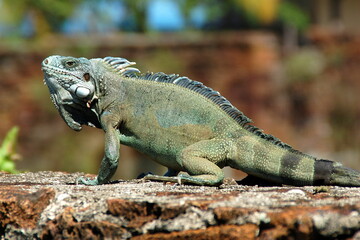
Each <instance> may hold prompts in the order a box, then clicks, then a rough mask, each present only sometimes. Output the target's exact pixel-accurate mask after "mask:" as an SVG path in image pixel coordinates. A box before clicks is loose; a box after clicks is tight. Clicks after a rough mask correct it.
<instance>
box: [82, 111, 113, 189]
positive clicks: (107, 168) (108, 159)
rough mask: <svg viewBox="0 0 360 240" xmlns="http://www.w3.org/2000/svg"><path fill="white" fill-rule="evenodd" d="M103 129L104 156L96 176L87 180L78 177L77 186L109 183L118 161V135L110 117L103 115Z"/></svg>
mask: <svg viewBox="0 0 360 240" xmlns="http://www.w3.org/2000/svg"><path fill="white" fill-rule="evenodd" d="M101 122H102V123H104V124H103V129H104V131H105V154H104V157H103V159H102V161H101V165H100V169H99V173H98V176H97V177H96V178H95V179H88V178H84V177H80V178H78V179H77V181H76V183H77V184H84V185H98V184H104V183H107V182H109V181H110V179H111V177H112V176H113V175H114V173H115V171H116V169H117V166H118V160H119V157H120V152H119V150H120V134H119V130H118V129H117V126H116V124H114V123H113V122H112V121H111V117H110V116H109V115H107V114H105V115H104V114H103V116H102V121H101Z"/></svg>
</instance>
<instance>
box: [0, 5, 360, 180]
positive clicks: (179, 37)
mask: <svg viewBox="0 0 360 240" xmlns="http://www.w3.org/2000/svg"><path fill="white" fill-rule="evenodd" d="M359 12H360V1H358V0H317V1H311V0H203V1H200V0H138V1H133V0H122V1H121V0H119V1H115V0H99V1H95V0H93V1H91V0H88V1H85V0H74V1H62V0H46V1H45V0H17V1H13V0H0V146H1V142H2V141H3V139H4V137H5V135H6V133H7V132H8V131H9V130H10V129H11V128H12V127H13V126H18V127H19V137H18V139H17V148H16V149H15V150H13V151H16V153H17V154H15V155H13V156H16V157H14V158H15V159H17V161H16V162H15V164H16V169H18V170H20V171H42V170H56V171H67V172H76V171H83V172H87V173H95V174H96V173H97V170H98V167H99V163H100V160H101V158H102V155H103V145H104V139H103V132H102V130H99V129H93V128H90V127H84V129H83V130H82V131H81V132H74V131H72V130H71V129H70V128H68V127H67V126H66V124H65V123H64V122H63V120H62V119H61V118H60V116H59V114H58V112H57V111H56V109H55V107H54V106H53V104H52V102H51V101H50V98H49V93H48V89H47V87H46V86H44V85H43V76H42V72H41V69H40V68H41V67H40V63H41V61H42V60H43V59H44V58H45V57H47V56H48V55H54V54H57V55H70V56H76V57H80V56H83V57H87V58H94V57H105V56H119V57H124V58H127V59H129V60H131V61H136V62H137V64H138V65H137V66H138V68H139V69H141V70H142V71H143V72H147V71H152V72H156V71H162V72H165V73H178V74H181V75H185V76H188V77H189V78H191V79H193V80H197V81H201V82H203V83H204V84H206V85H207V86H209V87H212V88H214V89H216V90H218V91H219V92H220V93H221V94H222V95H223V96H225V97H226V98H227V99H228V100H230V101H231V102H232V103H233V105H235V106H236V107H237V108H238V109H240V110H241V111H243V112H244V113H245V114H246V115H247V116H248V117H250V118H251V119H252V120H253V121H254V122H255V125H256V126H258V127H260V128H262V129H265V132H266V133H269V134H273V135H275V136H277V137H279V138H280V139H281V140H283V141H284V142H286V143H288V144H290V145H292V146H293V147H294V148H296V149H299V150H301V151H304V152H307V153H310V154H313V155H315V156H317V157H319V158H325V159H333V160H337V161H340V162H343V163H344V164H346V165H347V166H349V167H352V168H355V169H357V170H360V148H359V147H360V127H359V123H358V120H359V119H360V79H359V78H360V36H359V33H360V28H359V24H358V23H359V21H360V14H359ZM147 171H152V172H154V173H157V174H162V173H164V172H165V168H163V167H160V166H159V165H158V164H156V163H153V162H151V161H147V160H146V156H143V155H141V154H139V153H137V152H136V151H135V150H132V149H130V148H128V147H125V146H123V147H122V149H121V160H120V165H119V168H118V171H117V175H116V178H122V179H131V178H135V177H136V176H137V175H138V174H140V173H142V172H147ZM226 174H227V176H228V177H235V178H236V177H238V176H239V175H237V174H238V172H236V171H232V170H229V169H226Z"/></svg>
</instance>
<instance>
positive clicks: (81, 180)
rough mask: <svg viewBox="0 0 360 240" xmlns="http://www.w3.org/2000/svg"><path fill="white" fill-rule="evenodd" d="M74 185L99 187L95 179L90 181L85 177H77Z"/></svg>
mask: <svg viewBox="0 0 360 240" xmlns="http://www.w3.org/2000/svg"><path fill="white" fill-rule="evenodd" d="M75 184H76V185H88V186H94V185H99V183H98V180H97V178H95V179H90V178H85V177H79V178H78V179H76V181H75Z"/></svg>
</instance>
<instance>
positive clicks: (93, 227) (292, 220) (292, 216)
mask: <svg viewBox="0 0 360 240" xmlns="http://www.w3.org/2000/svg"><path fill="white" fill-rule="evenodd" d="M80 175H81V174H80V173H74V174H68V173H61V172H38V173H22V174H18V175H9V174H0V231H1V235H2V239H26V238H27V239H64V238H67V239H106V238H108V239H130V238H133V239H222V240H226V239H323V238H328V239H334V238H335V239H352V238H353V239H360V238H359V236H360V232H359V229H360V189H358V188H343V187H291V186H283V187H281V186H276V187H258V186H243V185H227V184H223V185H221V186H219V187H203V186H189V185H178V184H168V183H161V182H148V181H143V180H131V181H116V182H114V183H112V184H107V185H102V186H78V185H74V184H73V182H74V179H76V178H77V177H78V176H80Z"/></svg>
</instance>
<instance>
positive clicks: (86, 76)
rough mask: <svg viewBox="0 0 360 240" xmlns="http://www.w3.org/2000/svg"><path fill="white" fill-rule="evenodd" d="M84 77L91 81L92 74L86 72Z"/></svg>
mask: <svg viewBox="0 0 360 240" xmlns="http://www.w3.org/2000/svg"><path fill="white" fill-rule="evenodd" d="M84 79H85V81H87V82H88V81H89V80H90V74H89V73H85V74H84Z"/></svg>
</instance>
